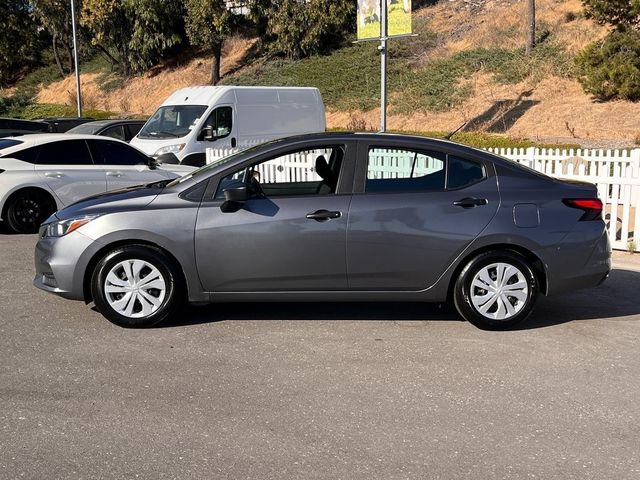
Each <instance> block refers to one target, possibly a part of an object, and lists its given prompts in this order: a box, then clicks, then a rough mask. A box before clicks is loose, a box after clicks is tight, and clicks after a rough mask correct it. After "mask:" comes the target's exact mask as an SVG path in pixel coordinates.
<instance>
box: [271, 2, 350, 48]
mask: <svg viewBox="0 0 640 480" xmlns="http://www.w3.org/2000/svg"><path fill="white" fill-rule="evenodd" d="M355 6H356V2H354V1H352V0H334V1H327V0H308V1H300V0H273V1H272V4H271V14H270V15H269V16H268V20H267V32H268V34H269V35H270V37H271V43H272V46H273V48H274V49H275V50H276V51H278V52H282V53H283V54H285V55H286V56H287V57H290V58H302V57H306V56H309V55H313V54H317V53H325V52H327V51H329V50H331V49H333V48H335V47H336V46H339V45H340V44H342V43H343V42H344V40H345V38H346V36H347V35H348V34H349V33H352V32H353V31H354V29H355Z"/></svg>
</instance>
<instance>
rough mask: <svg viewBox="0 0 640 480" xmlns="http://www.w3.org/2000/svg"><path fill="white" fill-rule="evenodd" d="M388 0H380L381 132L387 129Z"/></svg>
mask: <svg viewBox="0 0 640 480" xmlns="http://www.w3.org/2000/svg"><path fill="white" fill-rule="evenodd" d="M387 32H388V30H387V0H380V46H379V47H378V50H379V51H380V132H382V133H384V132H385V131H386V130H387Z"/></svg>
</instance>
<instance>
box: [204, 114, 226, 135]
mask: <svg viewBox="0 0 640 480" xmlns="http://www.w3.org/2000/svg"><path fill="white" fill-rule="evenodd" d="M204 126H205V127H211V128H212V129H213V132H214V133H215V134H216V138H224V137H227V136H229V135H230V134H231V127H232V126H233V110H232V109H231V107H218V108H216V109H215V110H214V111H213V112H211V114H210V115H209V118H207V121H206V122H205V123H204Z"/></svg>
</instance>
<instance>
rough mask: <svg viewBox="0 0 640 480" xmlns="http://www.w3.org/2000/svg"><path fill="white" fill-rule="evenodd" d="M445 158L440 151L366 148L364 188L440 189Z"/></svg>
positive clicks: (428, 190)
mask: <svg viewBox="0 0 640 480" xmlns="http://www.w3.org/2000/svg"><path fill="white" fill-rule="evenodd" d="M445 160H446V157H445V155H444V154H442V153H436V152H419V151H413V150H404V149H400V150H399V149H391V148H377V147H374V148H370V149H369V159H368V163H367V184H366V191H367V192H373V193H376V192H415V191H419V192H432V191H440V190H444V186H445Z"/></svg>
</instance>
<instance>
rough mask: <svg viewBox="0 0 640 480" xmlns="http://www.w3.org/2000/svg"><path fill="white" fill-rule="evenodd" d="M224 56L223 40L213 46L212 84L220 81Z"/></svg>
mask: <svg viewBox="0 0 640 480" xmlns="http://www.w3.org/2000/svg"><path fill="white" fill-rule="evenodd" d="M221 58H222V41H219V42H217V43H216V44H215V45H214V46H213V61H212V62H211V80H210V81H209V83H210V84H211V85H217V84H218V83H220V59H221Z"/></svg>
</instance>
